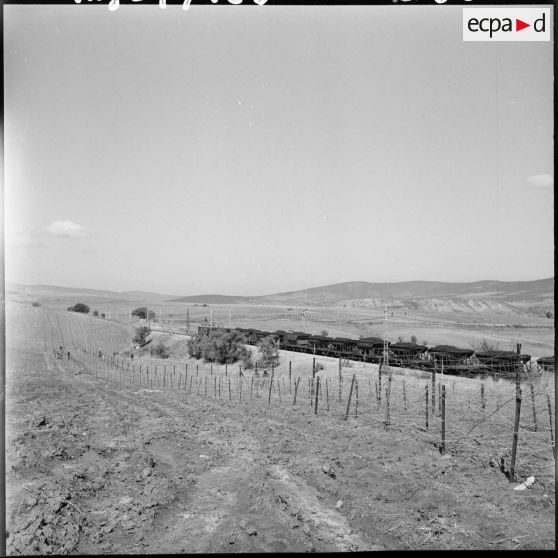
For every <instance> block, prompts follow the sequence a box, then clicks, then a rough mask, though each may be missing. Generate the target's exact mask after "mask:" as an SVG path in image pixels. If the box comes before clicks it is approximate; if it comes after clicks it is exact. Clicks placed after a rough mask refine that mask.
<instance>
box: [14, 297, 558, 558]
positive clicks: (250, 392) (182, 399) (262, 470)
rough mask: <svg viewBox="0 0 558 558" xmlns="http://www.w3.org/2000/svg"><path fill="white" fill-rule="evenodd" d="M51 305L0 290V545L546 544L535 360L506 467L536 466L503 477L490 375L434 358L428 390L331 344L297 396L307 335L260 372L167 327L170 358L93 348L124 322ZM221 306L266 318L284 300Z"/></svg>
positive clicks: (544, 450) (542, 401) (551, 536)
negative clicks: (2, 496) (196, 355)
mask: <svg viewBox="0 0 558 558" xmlns="http://www.w3.org/2000/svg"><path fill="white" fill-rule="evenodd" d="M74 302H77V300H76V301H74ZM134 304H135V301H134ZM68 305H69V304H65V303H62V301H60V304H59V309H58V310H57V309H55V308H52V307H50V308H48V307H45V306H46V305H43V306H42V307H40V308H33V307H31V305H30V304H29V303H28V302H27V301H26V302H25V303H23V301H20V302H17V301H9V302H8V305H7V314H6V317H7V331H8V339H7V341H8V352H7V364H8V377H7V392H6V395H7V398H6V402H7V432H6V435H7V456H6V463H7V468H6V474H7V477H6V482H7V490H8V494H7V515H8V539H7V544H8V553H9V554H12V555H21V554H51V553H52V554H66V553H93V554H97V553H160V552H168V553H172V552H273V551H278V552H281V551H288V552H296V551H346V550H382V549H387V550H395V549H419V550H435V549H494V550H496V549H553V548H554V544H555V543H554V541H555V482H554V470H555V469H554V468H555V463H554V456H553V451H552V445H551V441H550V423H549V416H552V415H553V410H554V404H555V400H554V376H553V375H549V374H543V375H539V376H537V377H534V376H533V377H532V378H531V380H532V384H531V383H529V382H528V381H527V382H524V384H523V386H522V390H523V391H522V393H523V397H522V399H523V401H522V414H521V423H520V425H521V426H520V431H519V443H518V455H517V462H516V473H517V475H518V480H519V481H523V480H525V479H526V478H528V477H529V476H534V477H535V483H534V484H533V485H532V486H531V487H530V488H529V489H526V490H524V491H516V490H514V487H516V486H517V483H511V482H510V481H509V479H508V478H507V477H506V473H507V472H508V473H509V466H510V449H511V444H512V438H513V415H514V405H515V395H514V386H513V385H512V384H510V383H509V382H507V381H504V380H502V381H491V380H486V381H485V382H480V381H479V380H472V379H465V378H456V377H440V376H437V377H436V378H435V381H436V384H435V387H434V396H435V397H434V408H433V407H432V400H431V397H432V378H431V377H430V376H428V375H424V374H422V373H418V372H412V371H405V370H401V369H399V370H394V371H393V373H392V374H391V381H390V376H388V375H386V374H383V375H382V379H381V385H380V378H379V373H378V367H377V366H373V365H364V364H362V363H343V366H342V372H341V376H342V382H341V383H340V382H339V369H338V365H339V363H338V362H337V361H336V360H333V359H327V358H320V359H319V363H320V364H321V365H322V366H323V369H322V370H320V371H319V373H318V377H319V378H320V386H321V387H319V388H318V391H317V395H318V397H315V396H313V393H312V392H313V391H314V392H315V390H316V384H314V386H312V380H311V376H312V373H311V370H312V357H311V356H310V355H303V354H298V353H297V354H295V353H288V352H282V354H281V363H280V366H279V367H278V368H277V369H276V370H275V376H274V381H273V383H271V382H270V379H269V378H255V377H254V376H253V374H252V372H251V371H246V372H245V375H244V376H243V377H240V376H239V371H238V367H237V366H230V367H226V368H225V367H221V366H210V365H209V364H204V363H201V362H196V361H193V360H191V359H188V358H186V357H185V354H186V352H185V350H184V338H183V337H179V336H172V337H171V336H167V337H166V339H167V342H168V343H169V345H171V346H172V347H173V353H174V354H173V355H172V357H171V358H170V359H165V360H157V359H151V358H147V357H146V356H140V357H139V358H138V357H137V356H136V358H135V359H134V360H133V361H132V360H130V359H123V358H120V356H116V357H113V358H111V357H110V355H111V354H112V352H113V351H121V352H122V351H123V350H125V349H129V348H130V337H131V334H132V331H133V328H132V327H131V325H126V324H123V323H116V322H112V321H108V320H101V319H97V318H93V317H89V316H83V315H77V314H74V313H69V312H67V311H65V310H61V309H63V308H65V306H68ZM53 306H55V305H53ZM133 307H135V306H133ZM92 308H94V305H93V306H92ZM199 310H200V312H202V311H207V308H199ZM121 311H122V312H125V306H124V304H123V305H122V307H121ZM192 312H193V311H192ZM233 312H234V313H233V320H235V321H234V322H233V325H245V324H243V323H237V322H236V320H237V319H238V321H239V322H240V321H241V320H245V321H246V322H247V321H249V320H254V321H256V320H257V319H258V315H261V316H262V317H261V324H258V323H251V325H254V326H255V327H258V325H259V326H260V327H262V328H263V327H264V324H265V323H268V324H270V329H271V328H276V327H282V328H283V329H285V327H284V325H281V324H283V323H286V322H282V321H281V320H286V318H284V317H282V314H281V313H282V312H284V313H287V312H290V311H289V310H288V309H277V314H273V315H272V316H270V310H269V308H264V309H262V310H260V309H259V308H254V309H246V310H244V312H245V313H244V314H242V311H241V310H240V309H238V308H237V309H236V311H233ZM293 312H295V311H294V310H293ZM170 313H171V312H170V311H169V314H170ZM215 314H217V312H216V311H215V310H214V316H215ZM223 314H224V316H225V317H227V318H228V316H227V314H228V309H227V308H223ZM266 316H267V317H266ZM324 317H325V314H324ZM320 319H321V318H320ZM312 321H314V320H312ZM315 323H316V325H317V326H318V324H319V326H320V329H328V331H329V333H330V334H333V335H336V334H338V333H337V330H335V329H334V324H331V325H329V326H327V325H324V327H321V322H320V320H319V319H316V320H315ZM324 323H325V322H324ZM246 325H247V324H246ZM342 327H343V326H341V325H340V326H339V330H338V331H339V332H341V331H342ZM378 327H382V326H381V325H380V326H378ZM380 331H381V330H380ZM417 336H418V337H419V339H420V337H421V335H420V333H417ZM428 341H429V342H430V341H431V340H430V339H428ZM432 341H433V342H434V341H435V340H434V339H432ZM60 343H63V344H64V346H65V348H66V349H67V350H70V351H71V358H70V359H64V360H60V359H55V358H54V355H53V352H52V351H53V348H55V347H57V346H58V345H60ZM86 348H92V349H97V348H102V349H103V352H104V355H107V356H105V357H104V358H103V359H99V358H98V357H97V354H96V352H95V351H89V352H88V349H86ZM525 352H527V351H525ZM289 363H290V365H289ZM140 366H141V369H140ZM289 369H290V378H289ZM148 371H149V375H148ZM353 377H354V378H355V382H356V383H353V381H352V380H353ZM297 384H298V387H295V386H296V385H297ZM351 384H353V389H352V392H351ZM441 385H443V386H444V388H445V392H446V408H445V419H446V424H445V427H446V428H445V430H446V433H445V450H446V451H445V455H442V451H441V449H442V448H441V442H442V437H441V432H442V414H441V409H440V405H441V399H440V398H439V394H440V391H441V390H440V388H439V387H438V386H441ZM531 385H532V386H533V387H532V391H531ZM229 386H230V387H229ZM427 386H428V387H429V389H430V391H429V394H428V399H426V392H425V390H426V387H427ZM481 386H482V387H481ZM340 388H341V397H339V395H340V393H339V390H340ZM295 392H296V401H295ZM377 394H381V396H382V397H381V400H380V399H379V397H378V395H377ZM547 396H548V397H547ZM427 400H428V402H429V415H428V426H427V425H426V408H425V404H426V401H427ZM547 401H550V405H551V409H552V411H551V413H550V415H549V413H548V408H547ZM316 403H317V407H316ZM533 403H534V404H533ZM533 411H534V412H533Z"/></svg>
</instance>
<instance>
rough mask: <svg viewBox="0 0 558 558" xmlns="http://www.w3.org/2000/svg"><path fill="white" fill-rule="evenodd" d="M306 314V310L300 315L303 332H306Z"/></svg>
mask: <svg viewBox="0 0 558 558" xmlns="http://www.w3.org/2000/svg"><path fill="white" fill-rule="evenodd" d="M304 312H306V310H303V311H302V312H301V313H300V320H301V327H302V331H306V319H305V318H304Z"/></svg>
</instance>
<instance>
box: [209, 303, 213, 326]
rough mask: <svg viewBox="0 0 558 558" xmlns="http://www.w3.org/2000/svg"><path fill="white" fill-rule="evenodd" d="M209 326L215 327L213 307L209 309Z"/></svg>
mask: <svg viewBox="0 0 558 558" xmlns="http://www.w3.org/2000/svg"><path fill="white" fill-rule="evenodd" d="M209 328H210V329H212V328H213V309H211V308H210V309H209Z"/></svg>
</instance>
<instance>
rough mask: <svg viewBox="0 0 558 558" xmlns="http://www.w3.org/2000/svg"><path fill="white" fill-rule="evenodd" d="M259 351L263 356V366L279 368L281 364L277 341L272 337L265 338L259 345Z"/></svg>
mask: <svg viewBox="0 0 558 558" xmlns="http://www.w3.org/2000/svg"><path fill="white" fill-rule="evenodd" d="M258 351H259V352H260V355H261V357H260V360H259V363H260V364H261V365H262V366H264V367H267V366H277V365H278V364H279V350H278V347H277V341H276V340H275V339H274V338H273V337H272V336H271V335H269V336H268V337H264V338H263V339H262V340H261V341H260V342H259V343H258Z"/></svg>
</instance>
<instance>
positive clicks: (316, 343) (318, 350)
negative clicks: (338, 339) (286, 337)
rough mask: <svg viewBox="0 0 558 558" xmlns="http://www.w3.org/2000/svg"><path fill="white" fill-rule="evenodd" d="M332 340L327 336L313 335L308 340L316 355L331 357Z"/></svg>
mask: <svg viewBox="0 0 558 558" xmlns="http://www.w3.org/2000/svg"><path fill="white" fill-rule="evenodd" d="M330 343H331V338H329V337H326V336H325V335H311V336H310V337H309V338H308V344H309V346H310V349H311V351H312V354H314V355H321V356H330V354H331V347H330Z"/></svg>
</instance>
